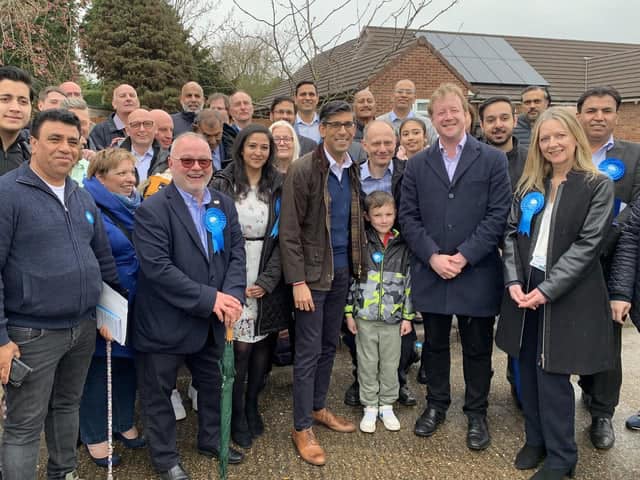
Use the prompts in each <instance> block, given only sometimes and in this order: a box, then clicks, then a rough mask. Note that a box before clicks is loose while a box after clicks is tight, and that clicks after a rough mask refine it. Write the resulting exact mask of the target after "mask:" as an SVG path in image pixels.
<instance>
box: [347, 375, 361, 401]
mask: <svg viewBox="0 0 640 480" xmlns="http://www.w3.org/2000/svg"><path fill="white" fill-rule="evenodd" d="M344 403H345V405H349V406H350V407H359V406H360V385H358V382H357V381H356V382H353V383H352V384H351V386H349V388H347V391H346V392H344Z"/></svg>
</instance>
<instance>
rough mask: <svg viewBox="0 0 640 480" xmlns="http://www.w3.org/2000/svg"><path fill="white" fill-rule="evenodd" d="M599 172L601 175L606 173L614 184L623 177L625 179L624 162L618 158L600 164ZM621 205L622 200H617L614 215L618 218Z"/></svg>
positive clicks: (608, 159)
mask: <svg viewBox="0 0 640 480" xmlns="http://www.w3.org/2000/svg"><path fill="white" fill-rule="evenodd" d="M598 170H600V173H604V174H605V175H606V176H607V177H609V178H610V179H611V180H613V181H614V182H617V181H618V180H620V179H621V178H622V177H624V173H625V168H624V162H623V161H622V160H620V159H618V158H607V159H606V160H603V161H602V162H600V165H598ZM620 204H621V201H620V199H619V198H616V199H615V202H614V206H613V213H614V216H616V217H617V216H618V214H619V213H620Z"/></svg>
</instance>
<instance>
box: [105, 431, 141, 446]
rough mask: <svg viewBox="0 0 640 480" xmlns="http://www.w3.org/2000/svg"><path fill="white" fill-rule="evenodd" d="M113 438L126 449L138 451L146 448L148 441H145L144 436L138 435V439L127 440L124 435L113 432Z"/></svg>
mask: <svg viewBox="0 0 640 480" xmlns="http://www.w3.org/2000/svg"><path fill="white" fill-rule="evenodd" d="M113 438H115V439H116V440H118V441H119V442H120V443H122V445H124V446H125V448H131V449H132V450H136V449H138V448H144V447H146V446H147V441H146V440H145V439H144V437H143V436H142V435H138V436H137V437H136V438H127V437H125V436H124V435H122V434H121V433H120V432H113Z"/></svg>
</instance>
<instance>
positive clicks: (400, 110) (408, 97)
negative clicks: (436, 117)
mask: <svg viewBox="0 0 640 480" xmlns="http://www.w3.org/2000/svg"><path fill="white" fill-rule="evenodd" d="M415 101H416V85H415V83H413V82H412V81H411V80H409V79H408V78H406V79H404V80H399V81H398V82H397V83H396V84H395V86H394V87H393V100H392V107H391V111H390V112H387V113H385V114H384V115H380V116H379V117H378V120H386V121H388V122H390V123H391V124H392V125H393V127H394V129H395V131H396V135H397V134H398V130H399V129H400V124H401V123H402V122H403V121H404V120H406V119H407V118H419V119H420V120H422V121H423V122H424V123H425V125H426V126H427V141H428V142H429V145H433V143H434V142H435V141H436V140H437V139H438V132H436V130H435V128H433V125H432V124H431V120H429V118H427V117H425V116H424V115H420V114H417V113H415V112H414V111H413V110H412V109H413V104H414V103H415Z"/></svg>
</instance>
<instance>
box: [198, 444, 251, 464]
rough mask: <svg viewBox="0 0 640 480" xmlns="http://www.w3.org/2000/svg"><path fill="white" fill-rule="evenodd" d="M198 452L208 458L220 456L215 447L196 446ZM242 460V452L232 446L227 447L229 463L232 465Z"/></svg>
mask: <svg viewBox="0 0 640 480" xmlns="http://www.w3.org/2000/svg"><path fill="white" fill-rule="evenodd" d="M198 453H199V454H200V455H204V456H205V457H209V458H220V452H219V451H218V449H217V448H200V447H198ZM242 460H244V453H242V452H239V451H238V450H236V449H235V448H233V447H229V464H231V465H233V464H236V463H241V462H242Z"/></svg>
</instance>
